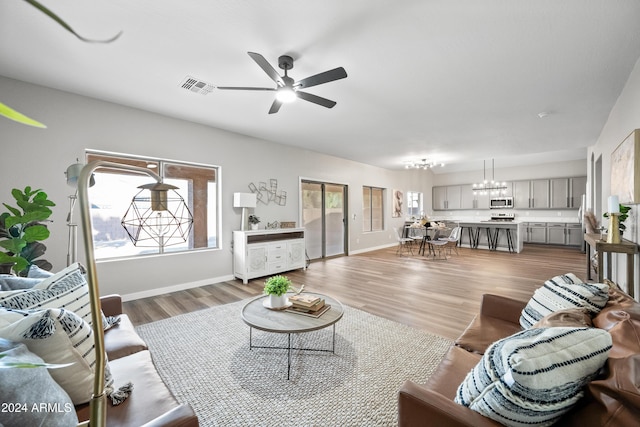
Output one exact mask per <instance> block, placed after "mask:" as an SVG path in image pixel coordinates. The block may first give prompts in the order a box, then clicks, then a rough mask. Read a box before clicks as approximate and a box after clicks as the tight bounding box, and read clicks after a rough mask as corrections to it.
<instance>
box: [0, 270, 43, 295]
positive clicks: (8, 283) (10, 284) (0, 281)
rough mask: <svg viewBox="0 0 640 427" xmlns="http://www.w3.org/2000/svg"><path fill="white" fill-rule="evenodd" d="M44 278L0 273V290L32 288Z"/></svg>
mask: <svg viewBox="0 0 640 427" xmlns="http://www.w3.org/2000/svg"><path fill="white" fill-rule="evenodd" d="M42 280H43V279H36V278H29V277H20V276H14V275H13V274H0V291H17V290H20V289H31V288H33V287H34V286H35V285H37V284H38V283H40V282H42Z"/></svg>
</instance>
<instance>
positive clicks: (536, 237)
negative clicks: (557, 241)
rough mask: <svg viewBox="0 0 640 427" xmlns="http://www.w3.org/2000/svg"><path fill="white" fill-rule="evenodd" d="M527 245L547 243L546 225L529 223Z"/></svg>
mask: <svg viewBox="0 0 640 427" xmlns="http://www.w3.org/2000/svg"><path fill="white" fill-rule="evenodd" d="M528 235H529V236H528V242H529V243H547V224H546V223H544V222H542V223H535V222H533V223H529V232H528Z"/></svg>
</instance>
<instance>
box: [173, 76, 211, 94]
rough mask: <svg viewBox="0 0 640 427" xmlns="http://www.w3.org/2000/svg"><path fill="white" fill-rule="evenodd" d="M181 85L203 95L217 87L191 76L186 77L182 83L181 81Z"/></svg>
mask: <svg viewBox="0 0 640 427" xmlns="http://www.w3.org/2000/svg"><path fill="white" fill-rule="evenodd" d="M180 87H182V88H184V89H187V90H189V91H191V92H195V93H199V94H202V95H206V94H208V93H211V92H213V89H214V88H215V86H214V85H212V84H210V83H207V82H203V81H202V80H198V79H196V78H194V77H191V76H187V77H185V78H184V80H183V81H182V83H180Z"/></svg>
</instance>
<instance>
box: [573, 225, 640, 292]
mask: <svg viewBox="0 0 640 427" xmlns="http://www.w3.org/2000/svg"><path fill="white" fill-rule="evenodd" d="M584 241H585V243H586V244H587V248H586V249H587V251H586V252H587V279H591V262H590V261H591V260H590V252H591V251H590V250H589V247H592V248H593V249H594V250H595V251H596V254H597V256H598V282H602V281H603V280H604V271H603V270H604V268H603V266H604V265H603V262H602V261H603V254H604V253H606V254H607V278H608V279H611V254H612V253H621V254H627V293H628V294H629V295H630V296H631V297H632V298H635V296H634V295H633V294H634V287H635V285H634V280H633V277H634V259H633V257H634V255H635V254H637V253H638V245H637V244H635V243H633V242H631V241H629V240H625V239H622V241H621V242H620V243H607V241H606V240H601V239H600V234H598V233H594V234H589V233H587V234H585V235H584Z"/></svg>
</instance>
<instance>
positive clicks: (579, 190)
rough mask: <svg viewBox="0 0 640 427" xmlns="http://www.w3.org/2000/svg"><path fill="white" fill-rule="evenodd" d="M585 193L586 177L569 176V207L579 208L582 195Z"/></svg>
mask: <svg viewBox="0 0 640 427" xmlns="http://www.w3.org/2000/svg"><path fill="white" fill-rule="evenodd" d="M586 193H587V177H586V176H580V177H577V178H569V203H570V204H569V207H570V208H576V209H577V208H579V207H580V203H582V196H583V195H584V194H586Z"/></svg>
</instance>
